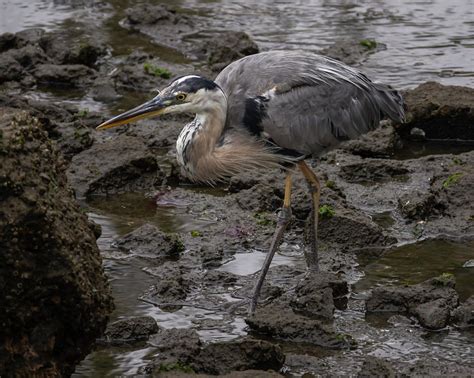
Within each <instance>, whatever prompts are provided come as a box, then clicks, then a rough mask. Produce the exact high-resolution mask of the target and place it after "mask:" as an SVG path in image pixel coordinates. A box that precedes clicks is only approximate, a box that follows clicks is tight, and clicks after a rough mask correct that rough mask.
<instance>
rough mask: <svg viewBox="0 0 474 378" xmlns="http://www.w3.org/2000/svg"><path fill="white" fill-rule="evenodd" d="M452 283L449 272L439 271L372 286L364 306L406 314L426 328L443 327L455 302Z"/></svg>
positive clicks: (370, 309) (373, 309) (367, 308)
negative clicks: (408, 281)
mask: <svg viewBox="0 0 474 378" xmlns="http://www.w3.org/2000/svg"><path fill="white" fill-rule="evenodd" d="M454 285H455V282H454V278H453V277H452V276H450V275H441V276H439V277H436V278H432V279H429V280H427V281H425V282H422V283H420V284H417V285H412V286H403V287H388V286H387V287H376V288H375V289H374V290H373V291H372V294H371V296H370V297H369V299H368V300H367V302H366V310H367V312H369V313H372V312H399V313H402V314H409V315H413V316H416V317H417V318H418V320H419V321H420V323H421V324H422V325H423V326H425V327H427V328H430V329H439V328H444V327H445V326H446V324H447V321H448V319H449V312H450V310H453V309H454V308H456V307H457V305H458V300H459V299H458V298H459V297H458V294H457V293H456V291H455V290H454Z"/></svg>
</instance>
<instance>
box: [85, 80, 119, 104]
mask: <svg viewBox="0 0 474 378" xmlns="http://www.w3.org/2000/svg"><path fill="white" fill-rule="evenodd" d="M89 93H90V95H91V96H92V98H93V99H94V100H95V101H101V102H106V103H107V102H112V101H115V100H117V99H118V98H120V95H119V94H118V93H117V91H116V90H115V87H114V85H113V84H112V83H108V82H106V81H99V82H97V83H95V84H94V86H93V87H92V88H91V90H90V91H89Z"/></svg>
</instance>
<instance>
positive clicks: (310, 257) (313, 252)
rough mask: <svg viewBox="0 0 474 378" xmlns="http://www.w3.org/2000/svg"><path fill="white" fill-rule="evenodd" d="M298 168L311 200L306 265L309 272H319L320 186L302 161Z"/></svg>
mask: <svg viewBox="0 0 474 378" xmlns="http://www.w3.org/2000/svg"><path fill="white" fill-rule="evenodd" d="M298 167H299V168H300V170H301V172H302V173H303V175H304V177H305V179H306V182H307V183H308V187H309V191H310V194H311V200H312V207H313V209H312V213H311V229H310V235H309V236H310V242H311V245H310V250H309V251H306V250H305V257H306V263H307V265H308V269H309V270H310V271H314V272H318V271H319V256H318V215H319V198H320V196H321V185H320V184H319V180H318V178H317V177H316V174H315V173H314V172H313V170H312V169H311V168H310V167H308V165H307V164H306V163H305V162H304V161H300V162H299V163H298Z"/></svg>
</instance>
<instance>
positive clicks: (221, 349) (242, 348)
mask: <svg viewBox="0 0 474 378" xmlns="http://www.w3.org/2000/svg"><path fill="white" fill-rule="evenodd" d="M150 344H151V345H153V346H154V347H155V348H157V350H158V352H159V355H158V357H157V358H156V359H155V360H154V361H153V362H152V363H151V364H149V365H148V366H147V367H145V369H143V370H144V371H142V373H146V374H153V375H154V376H155V375H160V374H161V373H165V372H167V371H173V372H176V373H179V372H188V373H205V374H212V375H222V374H226V373H229V372H232V371H245V370H250V369H252V370H269V369H272V370H276V371H278V370H280V369H281V367H282V366H283V363H284V361H285V356H284V354H283V352H282V351H281V349H280V347H279V346H276V345H273V344H271V343H269V342H267V341H262V340H254V339H243V340H236V341H228V342H217V343H212V344H207V345H204V346H203V345H202V344H201V342H200V340H199V337H198V335H197V333H196V332H195V331H191V330H178V329H169V330H163V331H161V332H160V333H158V334H157V335H156V336H154V337H153V338H152V339H151V340H150ZM256 374H257V376H258V374H259V373H258V372H257V373H256ZM254 376H255V375H254Z"/></svg>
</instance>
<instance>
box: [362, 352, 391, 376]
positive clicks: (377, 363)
mask: <svg viewBox="0 0 474 378" xmlns="http://www.w3.org/2000/svg"><path fill="white" fill-rule="evenodd" d="M396 376H397V374H396V372H395V370H394V369H393V368H392V366H391V365H390V363H389V362H388V361H385V360H383V359H381V358H377V357H372V356H368V357H366V359H365V360H364V363H363V364H362V367H361V369H360V371H359V373H358V374H357V377H358V378H369V377H386V378H394V377H396Z"/></svg>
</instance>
